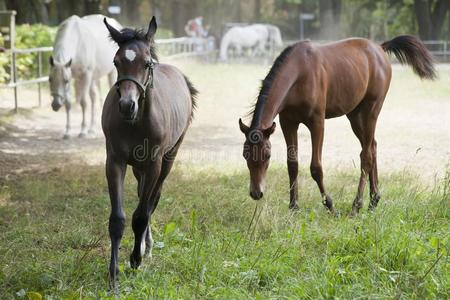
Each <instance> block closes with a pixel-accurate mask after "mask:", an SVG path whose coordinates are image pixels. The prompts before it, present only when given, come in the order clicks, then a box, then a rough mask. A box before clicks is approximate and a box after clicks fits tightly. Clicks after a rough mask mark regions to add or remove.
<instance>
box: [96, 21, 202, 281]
mask: <svg viewBox="0 0 450 300" xmlns="http://www.w3.org/2000/svg"><path fill="white" fill-rule="evenodd" d="M105 24H106V26H107V28H108V30H109V32H110V34H111V38H112V39H113V40H114V41H115V42H116V43H117V44H118V45H119V50H118V51H117V53H116V55H115V57H114V65H115V66H116V69H117V73H118V79H117V82H116V84H115V86H114V87H113V88H111V90H110V91H109V93H108V96H107V97H106V100H105V104H104V106H103V113H102V128H103V132H104V134H105V137H106V156H107V158H106V178H107V180H108V189H109V195H110V199H111V215H110V217H109V234H110V238H111V261H110V265H109V283H110V287H112V288H114V287H115V286H116V277H117V274H118V273H119V246H120V241H121V238H122V235H123V231H124V228H125V213H124V210H123V185H124V177H125V172H126V169H127V165H131V166H132V167H133V173H134V176H135V177H136V180H137V182H138V190H137V194H138V198H139V204H138V206H137V208H136V210H135V211H134V213H133V219H132V227H133V232H134V247H133V251H132V253H131V255H130V265H131V267H133V268H138V267H139V265H140V264H141V261H142V257H143V255H144V254H148V255H150V254H151V247H152V243H153V242H152V238H151V236H152V235H151V228H150V225H149V223H150V222H149V221H150V217H151V215H152V214H153V212H154V211H155V209H156V206H157V205H158V202H159V199H160V197H161V188H162V186H163V183H164V180H165V179H166V177H167V175H168V174H169V172H170V169H171V168H172V165H173V162H174V159H175V156H176V154H177V151H178V148H179V147H180V145H181V142H182V141H183V137H184V135H185V133H186V131H187V129H188V127H189V124H190V123H191V120H192V116H193V110H194V107H195V96H196V94H197V91H196V89H195V88H194V87H193V86H192V84H191V83H190V82H189V80H188V79H187V78H186V77H185V76H184V75H183V74H182V73H181V72H180V71H179V70H178V69H177V68H175V67H173V66H170V65H165V64H159V63H156V62H157V57H156V53H155V49H154V41H153V37H154V34H155V32H156V27H157V26H156V21H155V18H153V19H152V21H151V22H150V25H149V27H148V31H147V32H146V33H145V32H142V31H136V30H132V29H128V28H125V29H123V30H121V31H118V30H116V29H115V28H113V27H112V26H110V25H109V24H108V23H107V21H106V19H105Z"/></svg>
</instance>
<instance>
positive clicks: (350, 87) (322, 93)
mask: <svg viewBox="0 0 450 300" xmlns="http://www.w3.org/2000/svg"><path fill="white" fill-rule="evenodd" d="M386 52H388V53H389V52H392V53H393V54H394V55H395V56H396V57H397V59H398V60H399V61H400V62H401V63H406V64H408V65H410V66H412V68H413V70H414V72H415V73H416V74H417V75H418V76H419V77H420V78H425V79H434V78H435V77H436V74H435V70H434V67H433V60H432V57H431V54H430V53H429V52H428V50H427V49H426V48H425V46H424V45H423V43H422V42H421V41H420V40H418V39H417V38H415V37H413V36H407V35H404V36H398V37H396V38H394V39H392V40H390V41H387V42H384V43H383V44H381V46H380V45H378V44H376V43H374V42H371V41H369V40H366V39H359V38H352V39H346V40H342V41H338V42H335V43H330V44H326V45H315V44H312V43H310V42H308V41H305V42H300V43H297V44H294V45H292V46H289V47H287V48H286V49H285V50H284V51H283V52H282V53H281V54H280V55H279V56H278V58H277V59H276V60H275V62H274V64H273V66H272V68H271V69H270V71H269V74H268V75H267V76H266V78H265V79H264V81H263V83H262V87H261V90H260V93H259V96H258V100H257V102H256V104H255V107H254V111H253V112H252V113H251V115H252V122H251V125H250V127H248V126H246V125H245V124H244V123H243V122H242V121H241V120H239V126H240V129H241V131H242V132H243V133H244V134H245V137H246V140H245V143H244V153H243V154H244V157H245V159H246V160H247V165H248V168H249V171H250V195H251V197H252V198H253V199H255V200H257V199H260V198H261V197H262V196H263V189H264V179H265V174H266V170H267V168H268V165H269V159H270V152H271V149H270V141H269V137H270V134H271V133H272V132H273V131H274V130H275V123H273V120H274V118H275V117H276V116H277V115H279V119H280V124H281V129H282V131H283V134H284V138H285V140H286V146H287V166H288V173H289V184H290V204H289V207H290V208H292V209H297V208H298V204H297V203H298V191H297V190H298V179H297V177H298V149H297V148H298V141H297V130H298V126H299V124H301V123H303V124H305V125H306V126H307V127H308V129H309V131H310V132H311V141H312V157H311V165H310V171H311V176H312V178H313V179H314V180H315V181H316V183H317V185H318V187H319V190H320V194H321V196H322V200H323V204H324V205H325V206H326V207H327V208H328V209H329V210H330V211H334V208H333V201H332V199H331V197H330V196H329V195H328V193H327V191H326V189H325V185H324V182H323V171H322V146H323V135H324V122H325V119H328V118H335V117H339V116H342V115H347V118H348V119H349V120H350V123H351V126H352V129H353V132H354V133H355V135H356V136H357V138H358V139H359V142H360V143H361V147H362V151H361V155H360V156H361V176H360V179H359V185H358V191H357V194H356V198H355V200H354V202H353V208H352V214H356V213H358V211H359V210H360V208H361V207H362V205H363V194H364V189H365V186H366V182H367V178H369V181H370V205H369V209H374V208H375V207H376V206H377V204H378V201H379V200H380V192H379V190H378V171H377V143H376V141H375V128H376V123H377V118H378V115H379V113H380V110H381V107H382V106H383V102H384V98H385V97H386V93H387V91H388V89H389V84H390V81H391V73H392V71H391V64H390V62H389V58H388V56H387V55H386Z"/></svg>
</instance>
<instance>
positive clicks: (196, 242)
mask: <svg viewBox="0 0 450 300" xmlns="http://www.w3.org/2000/svg"><path fill="white" fill-rule="evenodd" d="M302 174H305V175H303V176H302V177H301V180H300V182H301V186H302V188H301V192H300V195H301V196H300V198H301V201H300V205H301V211H300V212H298V213H291V212H290V211H289V210H288V209H287V206H288V192H287V186H288V184H287V172H286V170H285V167H283V166H278V165H274V166H272V167H271V168H270V172H269V174H268V176H269V177H268V178H269V182H268V188H267V191H266V193H265V194H266V198H265V199H264V200H263V201H261V202H258V203H257V202H255V201H253V200H250V199H249V197H248V196H247V195H248V191H247V186H248V175H247V171H246V170H243V169H235V170H234V171H227V172H225V173H224V172H220V171H219V170H218V169H204V168H203V169H199V168H198V167H194V166H190V165H185V164H178V165H177V166H176V168H175V170H174V171H173V173H172V174H171V175H170V177H169V179H168V181H167V184H166V186H165V189H164V192H163V197H162V200H161V201H160V205H159V207H158V209H157V210H156V213H155V215H154V217H153V219H152V229H153V237H154V239H155V241H156V247H155V249H154V250H153V259H148V258H147V259H146V260H144V263H143V266H142V267H141V268H140V269H139V270H137V271H135V270H131V269H130V267H129V264H128V256H129V254H130V251H131V248H132V242H133V237H132V232H131V226H130V218H128V219H127V227H126V234H125V236H124V238H123V240H122V247H121V254H120V258H121V269H122V270H123V272H122V274H121V277H120V290H119V292H120V295H121V298H124V299H125V298H126V299H134V298H145V297H147V298H148V297H150V298H172V299H175V298H177V299H180V298H181V299H192V298H219V299H238V298H239V299H242V298H256V299H268V298H272V299H275V298H276V299H285V298H291V299H292V298H297V299H298V298H306V299H317V298H340V299H348V298H371V299H390V298H400V299H409V298H417V299H424V298H440V299H444V298H447V297H448V291H449V290H450V274H449V265H448V250H449V249H448V248H449V238H448V232H449V229H450V228H449V200H450V184H449V176H450V174H447V177H446V178H445V179H444V180H442V181H440V182H438V183H437V184H436V186H435V187H434V188H432V189H429V188H425V187H423V186H422V185H421V184H420V183H418V180H417V179H416V178H414V177H412V176H410V175H407V174H391V175H388V176H384V177H382V178H381V183H382V191H383V198H382V200H381V202H380V205H379V207H378V209H377V211H376V212H375V213H368V212H367V211H366V210H364V211H362V213H361V214H360V215H359V216H358V217H356V218H354V219H351V218H348V217H347V214H348V212H349V211H350V209H351V201H352V199H353V196H354V192H355V190H356V184H357V175H358V172H356V171H349V172H335V173H331V174H327V177H326V179H327V180H326V181H327V183H328V189H329V191H330V192H331V194H332V195H333V196H334V200H335V205H336V207H337V209H338V210H339V211H340V213H341V214H340V216H339V217H333V216H331V215H329V214H328V213H327V212H326V211H325V209H324V208H323V207H322V205H321V204H320V197H319V195H318V194H319V193H318V191H317V187H316V186H315V184H313V181H312V180H311V179H309V176H307V175H306V174H307V172H306V170H302ZM135 189H136V184H135V183H134V179H133V178H132V175H131V172H129V173H128V174H127V181H126V201H125V203H126V212H127V216H131V214H132V211H133V209H134V208H135V207H136V196H135ZM367 202H368V201H367V199H366V206H367ZM254 213H255V215H254ZM108 216H109V199H108V196H107V190H106V183H105V179H104V175H103V168H101V167H86V166H78V167H77V166H73V167H65V168H62V169H55V170H53V171H52V172H50V173H47V174H43V175H39V177H38V178H37V177H36V175H35V174H30V175H29V176H25V177H22V178H21V179H18V180H17V181H9V182H3V183H2V184H1V190H0V239H1V243H0V267H1V269H0V298H1V299H10V298H24V299H27V298H29V299H39V297H40V296H43V297H45V298H47V299H51V298H53V299H59V298H68V299H75V298H77V299H78V298H109V297H112V296H111V295H110V294H109V293H108V291H107V289H106V287H107V273H106V272H107V264H108V260H109V238H108V233H107V220H108ZM253 216H254V218H252V217H253Z"/></svg>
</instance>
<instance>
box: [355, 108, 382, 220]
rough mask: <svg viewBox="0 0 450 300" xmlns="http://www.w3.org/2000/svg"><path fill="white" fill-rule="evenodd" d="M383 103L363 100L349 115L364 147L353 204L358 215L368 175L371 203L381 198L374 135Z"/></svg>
mask: <svg viewBox="0 0 450 300" xmlns="http://www.w3.org/2000/svg"><path fill="white" fill-rule="evenodd" d="M382 104H383V101H377V100H375V101H373V100H372V101H370V100H363V102H362V103H361V104H360V106H359V107H358V108H356V109H355V110H354V111H352V112H351V113H349V114H348V115H347V117H348V119H349V120H350V124H351V126H352V129H353V132H354V133H355V135H356V137H357V138H358V140H359V142H360V144H361V147H362V150H361V154H360V158H361V176H360V178H359V185H358V191H357V194H356V198H355V200H354V201H353V205H352V213H351V214H352V215H356V214H357V213H358V212H359V210H360V209H361V207H362V206H363V196H364V189H365V187H366V183H367V177H369V179H370V195H371V203H375V202H376V203H378V200H379V199H380V195H379V192H378V174H377V169H376V141H375V137H374V135H375V127H376V123H377V118H378V114H379V112H380V110H381V106H382ZM375 205H376V204H375Z"/></svg>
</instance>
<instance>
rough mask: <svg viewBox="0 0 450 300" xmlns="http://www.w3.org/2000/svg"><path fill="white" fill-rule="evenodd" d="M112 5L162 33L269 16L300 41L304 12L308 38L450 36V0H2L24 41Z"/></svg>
mask: <svg viewBox="0 0 450 300" xmlns="http://www.w3.org/2000/svg"><path fill="white" fill-rule="evenodd" d="M109 6H120V8H121V13H120V14H119V15H114V16H112V17H114V18H116V19H117V20H118V21H119V22H121V23H122V24H123V25H125V26H136V27H144V26H146V23H147V22H148V20H150V18H151V16H153V15H155V16H156V17H157V19H158V23H159V30H158V33H157V38H168V37H177V36H184V35H185V32H184V26H185V24H186V22H187V21H188V20H189V19H192V18H194V17H197V16H203V17H204V24H205V25H206V26H207V28H208V30H209V33H210V34H211V35H213V36H215V37H216V39H220V37H221V36H222V34H223V32H224V31H225V30H226V24H227V23H257V22H263V23H272V24H275V25H277V26H279V27H280V29H281V32H282V34H283V39H284V40H294V39H298V38H299V35H300V26H299V19H300V15H301V14H312V15H313V16H314V19H313V20H309V21H305V22H304V32H305V37H306V38H310V39H313V40H336V39H340V38H345V37H349V36H359V37H366V38H370V39H373V40H377V41H383V40H387V39H389V38H392V37H394V36H396V35H400V34H414V35H418V36H420V37H421V38H422V39H423V40H440V39H445V40H448V39H449V37H450V0H247V1H240V0H202V1H197V0H0V10H16V11H17V16H16V22H17V24H18V26H17V41H16V47H17V48H30V47H41V46H51V45H52V44H53V39H54V35H55V32H56V26H57V25H58V24H59V23H60V22H62V21H63V20H64V19H66V18H67V17H69V16H71V15H73V14H76V15H79V16H84V15H88V14H95V13H102V14H105V15H108V7H109ZM30 24H31V25H30ZM2 45H3V43H2V37H1V36H0V46H2ZM18 59H19V60H18V69H19V77H20V78H29V77H30V76H32V75H33V74H36V72H37V70H36V69H37V64H36V57H35V55H21V56H19V57H18ZM44 59H47V57H45V58H44ZM8 63H9V60H8V57H7V56H6V55H4V54H2V55H0V82H5V81H7V80H8V74H7V72H6V71H5V66H6V65H7V64H8ZM44 65H46V64H44ZM44 72H46V70H44Z"/></svg>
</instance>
